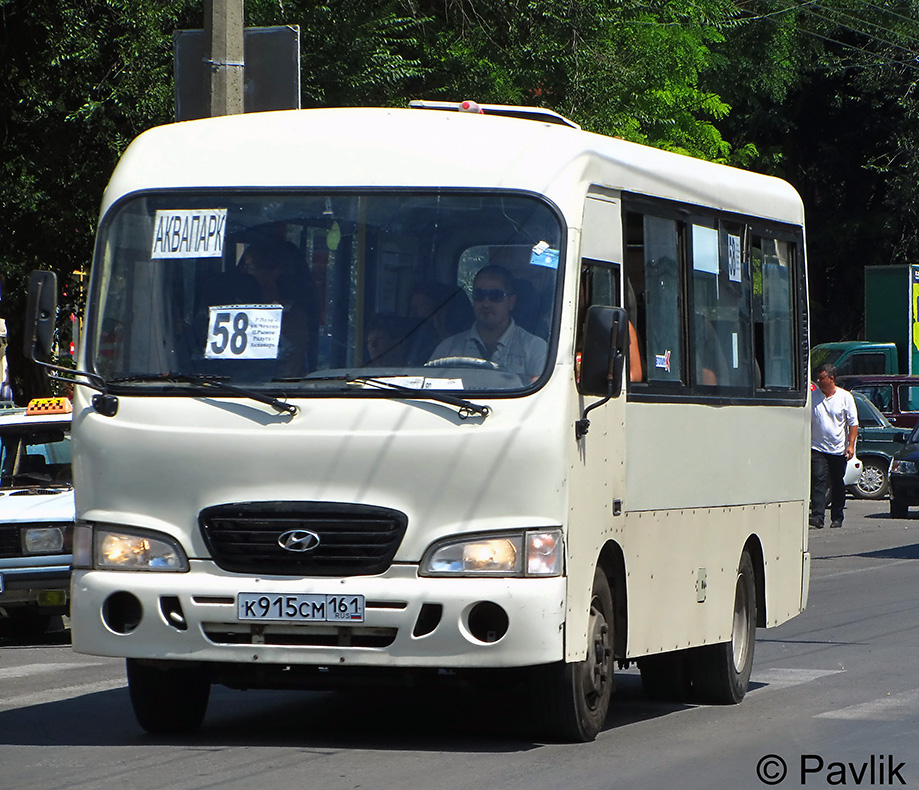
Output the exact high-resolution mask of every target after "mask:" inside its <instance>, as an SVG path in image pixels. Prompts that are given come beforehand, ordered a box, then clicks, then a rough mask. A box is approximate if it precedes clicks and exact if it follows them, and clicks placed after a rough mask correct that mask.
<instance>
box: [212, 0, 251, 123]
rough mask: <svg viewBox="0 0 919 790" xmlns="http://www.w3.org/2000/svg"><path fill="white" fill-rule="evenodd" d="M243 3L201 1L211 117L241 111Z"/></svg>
mask: <svg viewBox="0 0 919 790" xmlns="http://www.w3.org/2000/svg"><path fill="white" fill-rule="evenodd" d="M244 1H245V0H204V33H205V37H206V39H207V40H208V42H209V66H210V85H209V86H208V87H209V92H208V97H209V99H210V111H211V113H210V114H211V115H212V116H213V115H235V114H237V113H241V112H243V111H244V107H243V95H244V93H243V89H244V76H245V63H244V55H243V4H244Z"/></svg>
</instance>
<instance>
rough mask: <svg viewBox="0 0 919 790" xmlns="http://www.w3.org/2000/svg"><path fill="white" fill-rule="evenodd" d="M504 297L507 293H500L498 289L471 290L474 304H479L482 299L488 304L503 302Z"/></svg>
mask: <svg viewBox="0 0 919 790" xmlns="http://www.w3.org/2000/svg"><path fill="white" fill-rule="evenodd" d="M506 296H507V291H502V290H501V289H500V288H473V289H472V298H473V300H475V301H476V302H481V301H482V300H483V299H487V300H488V301H489V302H503V301H504V299H505V297H506Z"/></svg>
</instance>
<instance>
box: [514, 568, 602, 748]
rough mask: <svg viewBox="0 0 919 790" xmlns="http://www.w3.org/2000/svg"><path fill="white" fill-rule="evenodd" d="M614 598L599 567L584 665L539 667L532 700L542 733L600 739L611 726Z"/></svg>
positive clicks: (534, 673)
mask: <svg viewBox="0 0 919 790" xmlns="http://www.w3.org/2000/svg"><path fill="white" fill-rule="evenodd" d="M614 669H615V663H614V657H613V596H612V592H611V591H610V586H609V580H608V579H607V578H606V574H605V573H604V572H603V571H602V570H601V569H600V568H597V570H596V573H595V574H594V585H593V595H592V597H591V601H590V619H589V622H588V646H587V658H586V659H585V660H584V661H578V662H575V663H571V664H569V663H566V662H564V661H561V662H558V663H556V664H547V665H544V666H539V667H534V668H533V669H532V670H531V674H530V679H529V690H530V698H531V701H532V703H533V709H534V713H535V714H536V719H537V721H538V722H539V724H540V727H541V729H542V730H543V731H544V732H545V734H546V735H548V736H549V737H550V738H552V739H557V740H561V741H568V742H574V743H585V742H587V741H592V740H594V739H595V738H596V737H597V735H598V733H599V732H600V730H601V729H603V725H604V723H605V722H606V714H607V712H608V711H609V703H610V697H611V696H612V692H613V685H614V679H613V671H614Z"/></svg>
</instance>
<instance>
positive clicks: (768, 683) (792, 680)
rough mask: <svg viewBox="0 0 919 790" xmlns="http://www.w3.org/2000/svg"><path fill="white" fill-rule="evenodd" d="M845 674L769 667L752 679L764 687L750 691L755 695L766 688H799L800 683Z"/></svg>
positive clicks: (836, 671)
mask: <svg viewBox="0 0 919 790" xmlns="http://www.w3.org/2000/svg"><path fill="white" fill-rule="evenodd" d="M840 672H845V670H844V669H779V668H778V667H771V668H769V669H764V670H763V671H762V672H757V673H756V674H755V675H754V676H753V677H752V678H750V679H751V680H752V681H753V682H754V683H764V684H765V686H764V687H760V688H755V689H752V690H751V691H750V693H751V694H755V693H756V692H757V691H764V690H765V689H766V688H788V687H790V686H800V685H801V684H802V683H811V682H812V681H814V680H820V678H824V677H827V676H828V675H837V674H839V673H840Z"/></svg>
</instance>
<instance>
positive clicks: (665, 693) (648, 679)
mask: <svg viewBox="0 0 919 790" xmlns="http://www.w3.org/2000/svg"><path fill="white" fill-rule="evenodd" d="M638 670H639V672H641V687H642V689H643V690H644V692H645V696H647V697H648V698H650V699H653V700H659V701H662V702H686V701H687V700H688V699H689V697H690V693H691V689H692V682H691V679H690V675H689V661H688V659H687V654H686V651H685V650H674V651H672V652H670V653H658V654H657V655H654V656H645V657H644V658H639V659H638Z"/></svg>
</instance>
